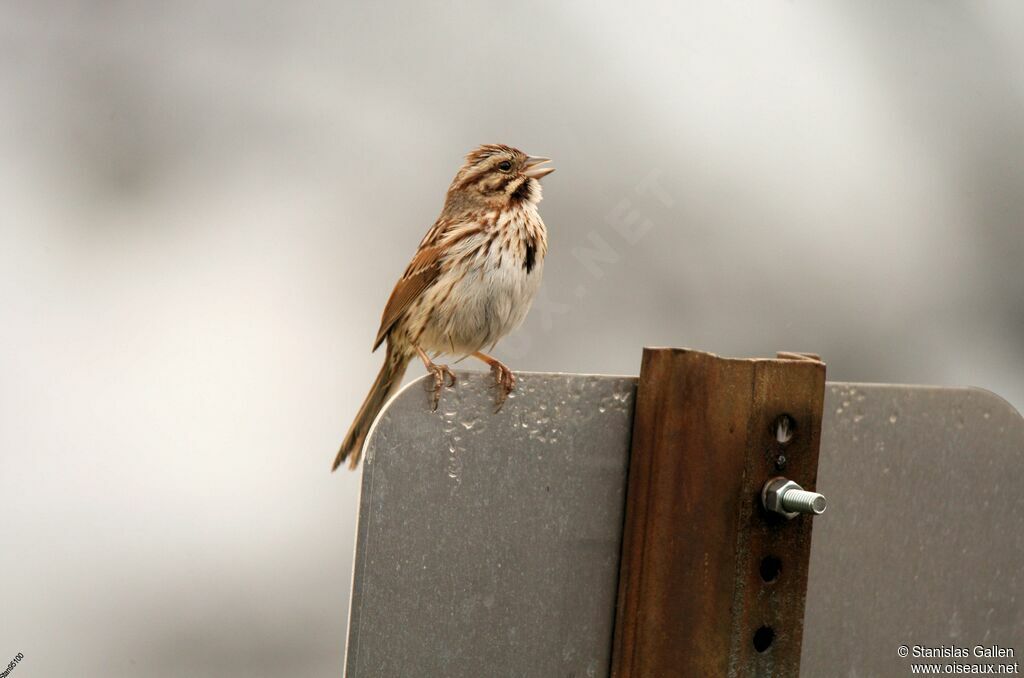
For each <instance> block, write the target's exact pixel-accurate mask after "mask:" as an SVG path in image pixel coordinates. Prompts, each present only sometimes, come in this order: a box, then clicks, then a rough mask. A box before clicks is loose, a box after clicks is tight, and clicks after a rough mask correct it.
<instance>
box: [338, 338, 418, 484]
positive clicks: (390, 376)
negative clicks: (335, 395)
mask: <svg viewBox="0 0 1024 678" xmlns="http://www.w3.org/2000/svg"><path fill="white" fill-rule="evenodd" d="M408 364H409V356H408V355H404V354H402V353H399V352H396V351H394V350H392V348H391V347H390V346H388V351H387V355H386V356H385V357H384V364H383V365H382V366H381V368H380V373H379V374H378V375H377V380H376V381H374V382H373V386H371V387H370V392H369V393H368V394H367V396H366V400H364V401H363V406H362V407H360V408H359V414H357V415H356V419H355V421H353V422H352V426H351V427H349V429H348V433H347V434H346V435H345V441H344V442H343V443H342V444H341V449H339V450H338V456H337V457H335V458H334V465H333V466H332V467H331V470H332V471H335V470H337V468H338V467H339V466H341V463H342V462H343V461H345V460H346V459H348V460H349V462H348V467H349V468H350V469H353V470H355V468H356V466H358V465H359V458H360V457H361V456H362V454H363V443H364V442H365V441H366V435H367V434H368V433H369V432H370V426H372V425H373V421H374V419H376V418H377V414H378V413H379V412H380V410H381V408H382V407H384V403H386V402H387V401H388V398H390V397H391V394H393V393H394V392H395V391H396V390H397V389H398V386H399V384H401V383H402V376H403V375H404V374H405V367H406V365H408Z"/></svg>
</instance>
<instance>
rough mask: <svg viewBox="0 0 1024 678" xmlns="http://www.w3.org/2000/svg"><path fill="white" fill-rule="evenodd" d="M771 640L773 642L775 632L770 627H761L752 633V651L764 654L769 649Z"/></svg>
mask: <svg viewBox="0 0 1024 678" xmlns="http://www.w3.org/2000/svg"><path fill="white" fill-rule="evenodd" d="M773 640H775V630H774V629H772V627H770V626H762V627H761V628H759V629H758V630H756V631H754V649H755V650H757V651H758V652H764V651H765V650H767V649H768V648H769V647H771V646H772V641H773Z"/></svg>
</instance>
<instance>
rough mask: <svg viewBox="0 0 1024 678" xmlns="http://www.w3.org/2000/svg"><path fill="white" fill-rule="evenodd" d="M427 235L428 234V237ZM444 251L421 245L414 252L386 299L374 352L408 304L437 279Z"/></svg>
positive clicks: (441, 248) (443, 249)
mask: <svg viewBox="0 0 1024 678" xmlns="http://www.w3.org/2000/svg"><path fill="white" fill-rule="evenodd" d="M429 235H430V234H429V233H428V237H429ZM426 240H427V238H424V241H426ZM444 251H445V248H444V247H442V246H440V245H434V246H432V247H423V246H422V245H421V247H420V249H419V251H417V252H416V256H415V257H413V258H412V261H411V262H409V267H408V268H407V269H405V274H404V275H402V278H401V279H400V280H399V281H398V284H396V285H395V289H394V290H392V292H391V296H390V297H388V303H387V305H386V306H385V307H384V314H383V315H382V316H381V319H380V329H379V330H377V339H376V340H375V341H374V342H373V350H374V351H376V350H377V347H379V346H380V345H381V343H382V342H383V341H384V337H386V336H387V335H388V332H390V331H391V328H392V327H393V326H394V324H395V323H396V322H398V319H399V318H400V317H401V316H402V313H403V312H404V311H405V309H407V308H409V304H411V303H412V302H413V300H414V299H416V298H417V297H419V296H420V295H421V294H422V293H423V290H425V289H427V287H429V286H430V283H432V282H434V280H436V279H437V276H438V275H439V274H440V273H441V255H442V254H443V253H444Z"/></svg>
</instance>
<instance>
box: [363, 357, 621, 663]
mask: <svg viewBox="0 0 1024 678" xmlns="http://www.w3.org/2000/svg"><path fill="white" fill-rule="evenodd" d="M518 377H519V384H518V386H517V389H516V391H515V392H514V393H513V394H512V395H511V396H510V398H509V400H508V401H507V402H506V403H505V406H504V408H503V409H502V410H501V412H499V413H497V414H494V413H493V409H494V405H493V402H494V400H493V399H494V392H493V390H492V389H491V383H492V382H491V378H490V375H489V374H484V373H479V372H461V373H459V383H458V386H457V387H456V388H455V389H448V390H446V391H445V392H444V394H443V396H442V398H441V405H440V408H439V409H438V411H437V412H431V411H430V409H429V407H428V405H427V402H428V400H427V395H426V393H425V392H424V390H423V385H424V382H423V381H418V382H414V383H412V384H410V385H409V386H407V387H406V389H405V390H404V391H403V392H402V393H400V394H399V395H398V396H396V398H395V399H394V400H393V401H392V402H391V404H390V406H389V407H388V408H387V409H386V410H385V412H384V413H383V414H382V415H381V417H380V418H379V419H378V422H377V425H376V430H375V431H374V432H372V433H371V440H370V444H369V447H368V449H367V458H366V462H365V463H366V468H365V469H364V471H363V474H364V475H363V488H362V497H361V499H360V511H359V536H358V540H357V560H356V570H355V578H354V586H353V596H352V614H351V624H350V633H349V646H348V656H347V659H346V665H347V669H348V673H347V675H348V676H349V677H350V678H356V677H359V678H371V677H372V678H387V677H390V676H396V677H397V676H403V677H404V676H416V677H417V678H426V677H430V676H438V677H444V678H461V677H466V678H481V676H495V677H497V676H510V677H512V676H515V677H517V678H518V677H526V676H529V677H534V676H560V677H568V676H581V677H582V676H588V677H589V676H595V677H600V676H606V675H607V674H608V665H609V662H610V655H611V637H612V622H613V619H614V607H615V596H616V576H617V570H618V561H619V550H620V541H621V536H622V534H621V533H622V518H623V505H624V500H625V494H624V493H625V471H626V468H625V467H626V460H627V455H626V451H627V450H628V449H629V435H630V423H631V422H632V419H633V395H634V392H635V381H636V380H635V379H627V378H609V377H588V376H579V375H553V374H523V373H521V374H519V375H518Z"/></svg>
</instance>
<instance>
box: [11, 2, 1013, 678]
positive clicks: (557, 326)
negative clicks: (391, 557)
mask: <svg viewBox="0 0 1024 678" xmlns="http://www.w3.org/2000/svg"><path fill="white" fill-rule="evenodd" d="M0 33H2V40H0V50H2V58H0V85H2V89H0V97H2V108H0V111H2V124H0V155H2V157H3V162H2V163H0V200H2V211H0V320H2V333H0V349H2V350H0V512H2V513H0V544H3V546H2V548H0V590H2V594H3V595H2V601H3V602H2V613H0V666H4V667H6V663H7V662H8V661H9V659H10V658H11V657H13V656H14V655H15V654H16V653H18V652H22V653H24V655H25V659H24V660H23V661H22V663H21V664H20V665H19V666H18V667H17V668H16V669H15V672H16V675H24V676H25V677H26V678H27V677H28V676H35V677H39V676H44V677H50V676H53V677H63V676H71V675H74V676H104V677H110V676H146V677H148V676H168V677H170V676H196V677H204V678H205V677H230V676H248V677H252V676H281V675H291V676H337V675H339V674H340V671H341V665H342V654H343V649H344V642H345V627H346V616H347V603H348V587H349V583H350V573H351V558H352V546H353V540H354V534H353V526H354V512H355V509H356V499H357V490H358V482H359V476H358V474H350V473H347V472H345V473H337V474H334V475H331V474H330V473H328V468H329V464H330V462H331V460H332V458H333V456H334V453H335V450H336V448H337V444H338V443H339V442H340V440H341V437H342V435H343V434H344V433H345V430H346V429H347V427H348V425H349V422H350V420H351V418H352V416H353V414H354V412H355V410H356V408H357V406H358V404H359V402H360V400H361V399H362V397H363V395H364V393H365V391H366V389H367V388H368V387H369V384H370V381H371V380H372V378H373V376H374V375H375V374H376V370H377V369H378V366H379V360H380V356H379V355H371V354H370V351H369V349H370V345H371V343H372V341H373V337H374V333H375V331H376V328H377V323H378V320H379V314H380V311H381V309H382V307H383V304H384V301H385V300H386V298H387V295H388V293H389V292H390V290H391V286H392V285H393V283H394V281H395V279H396V278H397V276H398V275H399V274H400V272H401V270H402V269H403V268H404V266H405V264H406V263H407V261H408V259H409V257H410V256H411V254H412V252H413V250H414V248H415V246H416V243H417V242H418V240H419V238H420V237H421V236H422V234H423V233H424V231H425V230H426V229H427V227H428V226H429V225H430V224H431V222H432V221H433V219H434V217H435V216H436V214H437V212H438V210H439V208H440V205H441V201H442V198H443V194H444V191H445V189H446V188H447V185H448V182H449V181H450V179H451V177H452V175H453V174H454V172H455V170H456V169H457V168H458V166H459V164H460V162H461V158H462V155H463V154H464V153H465V152H467V151H468V150H470V149H471V148H472V147H474V146H475V145H477V144H479V143H483V142H505V143H509V144H512V145H516V146H519V147H521V148H522V149H524V150H526V151H527V152H529V153H534V154H542V155H548V156H550V157H552V158H554V159H555V165H556V166H557V168H558V172H556V173H555V174H553V175H552V176H551V177H549V178H547V179H545V182H544V183H545V187H546V189H545V195H546V198H545V201H544V203H543V205H542V210H541V212H542V214H543V216H544V218H545V220H546V222H547V224H548V227H549V229H550V253H549V258H548V261H547V266H546V278H545V282H544V288H543V293H544V296H543V298H542V299H541V300H539V301H538V302H537V305H536V306H535V309H534V311H533V313H532V314H531V316H530V318H529V320H528V321H527V323H526V325H525V326H524V328H523V329H522V330H521V331H520V333H519V334H517V335H515V336H513V337H510V338H509V339H508V340H507V341H506V342H505V344H504V346H499V348H498V350H497V354H498V355H499V356H500V357H503V358H507V359H508V361H509V362H511V364H512V365H513V367H515V368H516V369H520V370H556V371H575V372H608V373H625V374H634V373H636V371H637V369H638V365H639V358H640V350H641V347H642V346H643V345H645V344H648V345H654V344H660V345H668V344H671V345H683V346H691V347H695V348H701V349H705V350H711V351H715V352H718V353H722V354H728V355H737V356H750V355H764V356H767V355H771V354H773V353H774V352H775V351H776V350H779V349H785V350H809V351H815V352H818V353H820V354H821V355H822V356H824V358H825V359H826V361H827V362H828V364H829V375H830V377H831V378H832V379H840V380H858V381H886V382H922V383H930V384H972V385H979V386H984V387H987V388H990V389H992V390H994V391H996V392H998V393H1000V394H1002V395H1003V396H1004V397H1006V398H1007V399H1009V400H1010V401H1011V402H1012V403H1013V404H1015V405H1016V406H1017V407H1018V409H1020V408H1021V406H1022V405H1024V273H1022V270H1021V264H1022V261H1024V160H1022V158H1024V68H1022V62H1024V5H1021V4H1020V3H1018V2H1014V1H1013V0H1007V1H1005V2H986V1H982V2H900V3H893V2H862V1H860V0H857V1H856V2H854V1H853V0H851V1H850V2H844V3H811V2H802V1H791V2H765V3H745V2H706V3H700V4H696V3H693V4H689V5H680V4H678V3H672V2H664V3H650V4H639V5H637V4H634V5H632V6H631V7H629V8H627V7H625V6H624V5H622V4H620V3H605V2H600V3H593V2H568V3H539V2H517V3H500V4H490V5H484V4H480V3H469V2H465V3H447V4H443V5H434V6H429V7H428V6H425V5H421V4H420V3H415V2H409V1H406V2H398V3H389V2H378V3H375V4H373V5H372V6H370V5H369V4H368V3H367V4H366V5H357V4H356V3H343V2H337V3H303V2H299V3H283V2H282V3H276V4H275V3H268V2H261V1H256V2H251V1H250V2H217V3H209V2H197V1H194V0H192V1H188V0H186V1H182V2H174V3H161V2H135V3H128V2H99V1H96V2H77V3H76V2H56V1H49V2H47V1H43V2H28V1H27V0H22V1H20V2H15V1H8V2H5V3H2V4H0ZM420 373H421V370H420V368H414V369H412V370H411V371H410V376H415V375H418V374H420Z"/></svg>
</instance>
